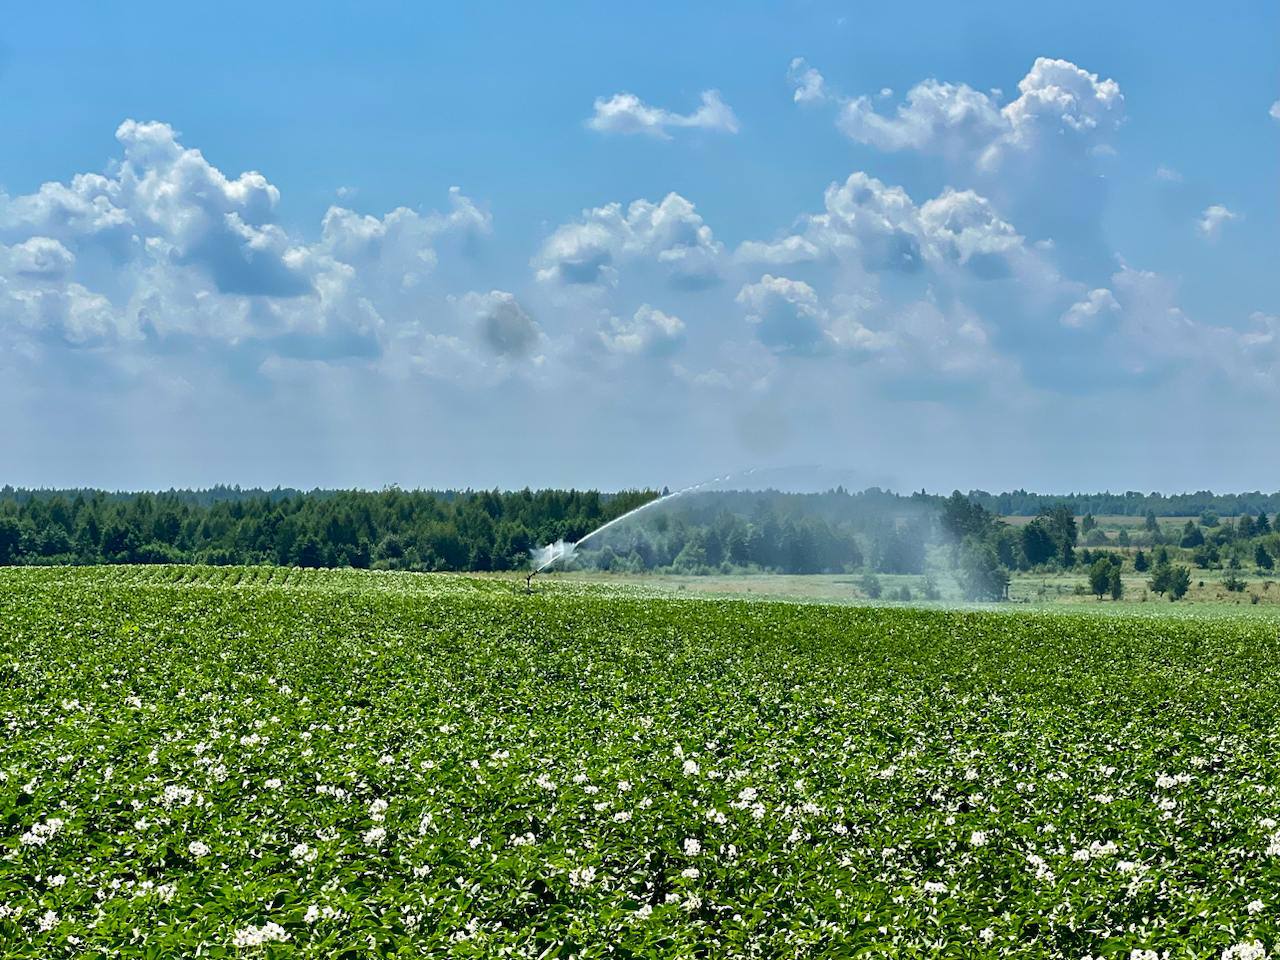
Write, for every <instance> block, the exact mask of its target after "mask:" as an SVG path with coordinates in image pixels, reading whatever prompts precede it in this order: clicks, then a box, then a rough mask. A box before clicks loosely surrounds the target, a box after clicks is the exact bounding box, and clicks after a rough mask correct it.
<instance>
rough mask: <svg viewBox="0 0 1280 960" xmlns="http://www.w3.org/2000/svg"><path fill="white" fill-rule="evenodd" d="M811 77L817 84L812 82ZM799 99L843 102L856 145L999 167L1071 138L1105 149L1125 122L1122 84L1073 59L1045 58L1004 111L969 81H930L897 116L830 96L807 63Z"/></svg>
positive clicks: (797, 79) (799, 77)
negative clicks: (1016, 154)
mask: <svg viewBox="0 0 1280 960" xmlns="http://www.w3.org/2000/svg"><path fill="white" fill-rule="evenodd" d="M810 73H812V74H813V76H814V77H816V78H817V79H816V80H813V79H812V78H810ZM791 76H792V80H793V83H795V84H796V100H797V101H798V102H815V101H818V100H833V101H835V102H837V103H839V104H840V109H839V114H838V116H837V120H836V123H837V126H838V127H839V128H840V130H841V131H843V132H844V133H845V135H846V136H848V137H849V138H850V139H852V140H856V141H858V142H859V143H865V144H868V145H870V146H874V147H876V148H878V149H881V150H886V151H898V150H918V151H924V152H929V153H938V154H942V155H945V156H949V157H951V158H953V159H955V160H965V161H967V162H969V163H973V164H976V165H978V166H981V167H983V168H985V169H996V168H998V167H999V166H1000V164H1001V162H1002V159H1003V158H1004V156H1005V155H1006V154H1008V153H1009V152H1010V151H1023V152H1027V151H1032V150H1034V149H1036V148H1037V147H1038V146H1040V145H1041V144H1044V143H1046V142H1051V143H1053V144H1054V148H1055V149H1060V148H1061V144H1062V142H1064V140H1065V139H1072V140H1075V141H1077V142H1078V143H1079V144H1081V145H1082V146H1083V148H1084V149H1086V150H1090V151H1094V152H1096V151H1099V150H1101V149H1104V148H1105V144H1104V143H1102V142H1101V141H1100V139H1099V138H1100V137H1102V136H1104V135H1105V134H1106V133H1108V132H1110V131H1112V130H1114V129H1115V128H1116V127H1117V126H1118V125H1119V124H1120V123H1121V121H1122V120H1123V116H1124V96H1123V95H1122V94H1121V92H1120V87H1119V85H1118V84H1117V83H1116V82H1115V81H1114V80H1110V79H1106V80H1102V79H1099V78H1098V75H1097V74H1093V73H1089V72H1088V71H1086V70H1083V69H1081V68H1080V67H1078V66H1076V65H1075V64H1074V63H1071V62H1070V61H1067V60H1054V59H1050V58H1048V57H1039V58H1037V59H1036V61H1035V62H1034V63H1033V64H1032V66H1031V69H1030V70H1029V71H1028V72H1027V74H1026V76H1024V77H1023V78H1022V79H1021V80H1020V81H1019V82H1018V92H1019V95H1018V97H1017V98H1016V99H1014V100H1012V101H1010V102H1009V103H1007V104H1005V105H1004V106H1003V107H1002V106H1000V104H999V103H998V101H997V96H996V95H993V94H988V93H983V92H982V91H980V90H975V89H974V88H972V87H970V86H968V85H967V84H964V83H943V82H941V81H938V80H934V79H929V80H925V81H923V82H921V83H919V84H917V85H916V86H914V87H912V88H911V89H910V90H909V91H908V92H907V96H906V101H905V102H904V103H902V104H900V105H899V106H898V108H897V110H896V111H895V112H894V113H892V114H883V113H880V112H879V111H878V110H877V109H876V107H875V104H874V103H873V101H872V98H871V97H865V96H863V97H853V98H845V97H839V96H834V95H832V94H830V93H829V92H827V89H826V87H825V84H823V83H822V82H821V75H819V74H817V71H814V70H812V68H809V67H808V65H807V64H805V63H803V61H801V62H800V63H799V65H798V66H797V64H796V63H795V62H793V64H792V70H791Z"/></svg>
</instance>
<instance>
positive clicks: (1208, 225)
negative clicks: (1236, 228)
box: [1196, 203, 1241, 240]
mask: <svg viewBox="0 0 1280 960" xmlns="http://www.w3.org/2000/svg"><path fill="white" fill-rule="evenodd" d="M1239 219H1241V214H1238V213H1236V212H1235V211H1234V210H1228V209H1227V208H1226V207H1224V206H1223V205H1222V204H1220V203H1215V204H1214V205H1213V206H1211V207H1206V208H1205V211H1204V213H1202V214H1200V219H1199V220H1197V221H1196V229H1197V230H1199V231H1200V234H1201V236H1203V237H1204V238H1205V239H1207V240H1217V239H1218V237H1219V236H1221V235H1222V228H1223V227H1224V226H1226V224H1228V223H1230V222H1231V221H1232V220H1239Z"/></svg>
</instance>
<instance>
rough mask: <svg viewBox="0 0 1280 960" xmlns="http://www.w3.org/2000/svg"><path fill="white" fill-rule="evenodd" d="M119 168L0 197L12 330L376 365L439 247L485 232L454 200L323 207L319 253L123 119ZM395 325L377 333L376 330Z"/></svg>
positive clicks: (255, 200) (259, 186)
mask: <svg viewBox="0 0 1280 960" xmlns="http://www.w3.org/2000/svg"><path fill="white" fill-rule="evenodd" d="M116 139H117V141H118V143H119V144H120V148H121V151H122V156H121V158H120V159H119V160H118V161H116V162H114V163H112V164H111V165H110V166H109V167H108V172H107V173H105V174H97V173H84V174H79V175H77V176H75V177H73V178H71V180H69V181H68V182H66V183H57V182H51V183H46V184H44V185H42V186H41V187H40V188H39V189H38V190H36V191H35V192H33V193H31V194H27V195H21V196H13V197H11V196H6V195H2V194H0V279H3V281H4V283H3V287H0V296H2V297H3V298H4V299H3V303H4V304H5V305H6V312H7V313H8V314H9V315H10V316H11V317H14V318H17V322H16V323H15V324H13V326H12V327H11V329H13V328H17V329H21V330H24V331H26V332H27V333H28V334H29V335H30V336H40V335H42V332H43V334H44V335H48V336H52V337H56V338H60V339H62V340H65V341H66V342H68V343H75V344H80V345H92V344H98V343H102V342H104V341H105V340H107V339H110V338H113V337H114V338H123V339H130V340H141V339H146V338H164V337H167V336H173V335H183V336H195V337H200V338H209V339H212V340H216V341H219V342H221V343H223V344H226V345H229V346H233V347H234V346H239V345H244V344H246V343H249V342H257V343H260V344H263V345H264V346H266V347H267V348H269V349H270V350H272V351H275V352H279V353H282V354H287V355H296V356H300V357H303V358H311V359H315V358H324V357H337V356H344V355H346V356H362V357H372V356H377V355H378V354H379V353H381V351H382V350H383V348H384V346H385V344H386V342H387V339H388V337H389V336H391V335H398V334H399V333H400V332H401V331H402V329H403V328H404V327H406V326H415V325H418V324H420V323H421V321H422V312H423V306H424V299H423V298H424V297H425V296H428V295H430V296H432V297H436V298H439V299H443V292H442V291H439V290H438V289H431V285H430V284H429V283H427V281H428V280H429V279H430V278H431V276H432V275H433V272H434V270H435V267H436V261H437V256H438V250H439V249H440V247H441V245H442V244H448V243H452V242H456V243H457V244H464V243H465V242H466V241H468V240H469V239H473V238H476V237H479V236H481V235H483V234H484V233H486V232H487V231H488V229H489V218H488V216H487V214H484V213H483V212H481V211H480V210H479V209H478V208H477V207H476V206H475V205H474V204H473V203H472V202H471V201H470V200H469V199H468V198H466V197H465V196H463V195H462V194H461V192H460V191H458V190H457V189H454V190H453V191H452V192H451V195H450V207H449V209H448V210H446V211H445V212H442V213H434V212H433V213H420V212H417V211H414V210H410V209H407V208H399V209H396V210H393V211H392V212H391V213H388V214H387V215H386V216H384V217H381V218H378V217H371V216H366V215H362V214H358V213H356V212H355V211H352V210H349V209H346V208H342V207H334V208H331V209H330V210H329V212H328V213H327V214H326V215H325V218H324V221H323V223H322V224H321V229H320V236H319V239H318V240H310V239H308V238H305V237H302V236H299V235H297V234H294V233H291V232H290V231H288V230H286V229H285V227H284V226H282V225H281V224H280V223H278V222H277V220H276V212H277V208H278V205H279V201H280V191H279V190H278V189H277V188H276V187H275V185H274V184H272V183H271V182H270V181H269V180H267V178H266V177H265V176H264V175H263V174H261V173H257V172H254V171H249V172H246V173H241V174H240V175H238V176H235V177H230V176H228V175H226V174H224V173H223V172H222V171H221V170H219V169H218V168H217V167H216V166H214V165H213V164H212V163H211V162H210V161H209V160H208V159H207V158H206V157H205V156H204V154H203V153H201V151H199V150H196V149H193V148H190V147H187V146H184V145H183V144H182V143H181V141H180V138H179V136H178V134H177V133H176V132H175V131H174V130H173V128H172V127H170V126H169V125H167V124H164V123H158V122H138V121H134V120H127V121H125V122H124V123H122V124H121V125H120V126H119V128H118V129H117V131H116ZM388 316H390V317H391V318H392V319H391V321H390V322H388V319H387V317H388Z"/></svg>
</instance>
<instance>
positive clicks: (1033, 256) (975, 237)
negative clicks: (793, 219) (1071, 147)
mask: <svg viewBox="0 0 1280 960" xmlns="http://www.w3.org/2000/svg"><path fill="white" fill-rule="evenodd" d="M823 205H824V210H823V212H822V213H818V214H811V215H808V216H805V217H802V218H800V220H799V221H797V225H796V230H797V232H795V233H792V234H788V235H785V236H783V237H780V238H778V239H776V240H773V241H768V242H760V241H748V242H745V243H743V244H742V245H740V246H739V248H738V250H737V252H736V254H735V259H737V260H739V261H741V262H744V263H764V264H769V265H785V264H797V263H811V262H820V261H830V262H843V263H850V262H856V263H857V264H858V265H859V266H860V267H861V268H862V269H864V270H866V271H868V272H870V273H872V274H880V273H885V272H889V273H901V274H923V273H924V272H925V271H927V270H929V269H934V270H937V269H943V268H948V267H951V268H955V269H958V270H961V271H962V272H964V273H967V274H969V275H970V276H972V277H974V278H977V279H984V280H991V279H1002V278H1007V277H1011V276H1014V275H1020V276H1022V277H1023V278H1026V279H1030V278H1032V277H1039V278H1041V279H1042V280H1044V281H1045V282H1052V281H1053V277H1054V273H1055V272H1054V270H1053V269H1052V268H1051V267H1050V266H1049V265H1048V264H1047V263H1046V262H1045V260H1044V258H1043V256H1042V255H1041V254H1040V253H1039V252H1038V251H1036V250H1033V249H1032V248H1030V247H1029V246H1028V244H1027V243H1026V240H1025V238H1024V237H1023V236H1022V235H1021V234H1020V233H1019V232H1018V231H1017V230H1016V229H1015V228H1014V227H1013V225H1012V224H1011V223H1009V222H1008V221H1007V220H1005V219H1004V218H1003V217H1002V216H1001V215H1000V214H999V213H998V212H997V210H996V208H995V205H994V204H993V203H992V202H991V201H990V200H988V199H987V198H986V197H983V196H982V195H980V194H978V193H977V192H975V191H973V190H955V189H952V188H950V187H948V188H946V189H944V190H943V191H942V193H940V194H939V195H938V196H936V197H933V198H931V199H929V200H926V201H925V202H924V203H923V204H920V205H917V204H916V202H915V201H914V200H913V199H912V198H911V196H910V195H909V194H908V193H907V192H906V191H905V190H904V189H903V188H902V187H899V186H894V185H889V184H886V183H884V182H883V181H881V180H879V179H877V178H875V177H872V176H870V175H869V174H867V173H864V172H862V171H855V172H854V173H852V174H850V175H849V176H848V177H847V178H846V179H845V180H844V181H843V182H837V183H833V184H831V185H830V186H829V187H828V188H827V190H826V193H825V195H824V197H823Z"/></svg>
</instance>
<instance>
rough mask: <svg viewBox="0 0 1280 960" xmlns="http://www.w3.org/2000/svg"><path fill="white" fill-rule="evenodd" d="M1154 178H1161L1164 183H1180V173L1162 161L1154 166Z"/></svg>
mask: <svg viewBox="0 0 1280 960" xmlns="http://www.w3.org/2000/svg"><path fill="white" fill-rule="evenodd" d="M1156 179H1157V180H1163V181H1165V182H1166V183H1181V182H1182V174H1181V173H1179V172H1178V171H1177V170H1175V169H1173V167H1166V166H1165V165H1164V164H1163V163H1162V164H1160V166H1158V167H1156Z"/></svg>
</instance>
